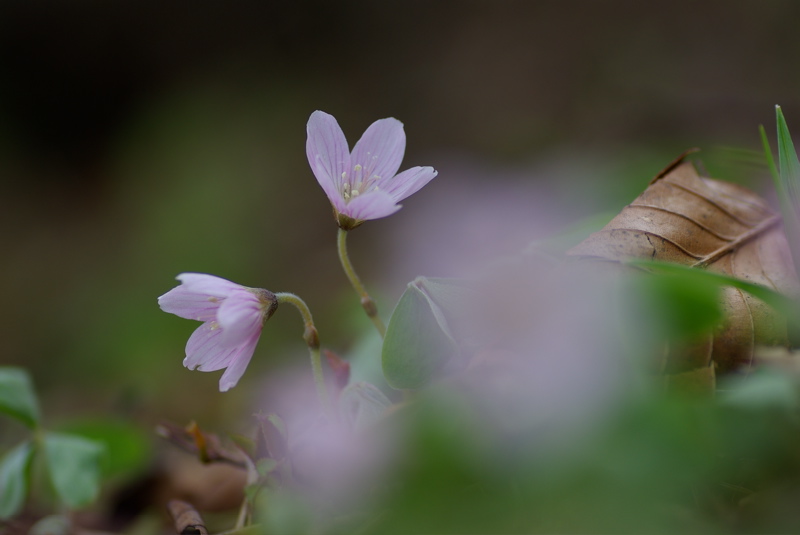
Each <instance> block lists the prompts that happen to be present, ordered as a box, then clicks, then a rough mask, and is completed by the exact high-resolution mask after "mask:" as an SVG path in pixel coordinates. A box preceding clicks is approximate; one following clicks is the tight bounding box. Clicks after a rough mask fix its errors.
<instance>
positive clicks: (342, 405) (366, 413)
mask: <svg viewBox="0 0 800 535" xmlns="http://www.w3.org/2000/svg"><path fill="white" fill-rule="evenodd" d="M391 405H392V402H391V401H389V398H387V397H386V396H385V395H384V393H383V392H381V391H380V390H378V388H376V387H375V386H373V385H371V384H369V383H364V382H360V383H353V384H351V385H349V386H348V387H347V388H345V389H344V391H342V395H341V397H340V398H339V410H340V412H341V414H342V416H343V417H344V419H345V420H346V421H347V422H348V423H349V424H350V425H352V426H353V428H354V429H356V430H358V429H364V428H365V427H369V426H370V425H372V424H373V423H375V422H376V421H378V420H379V419H381V418H382V417H383V414H384V412H386V409H388V408H389V407H390V406H391Z"/></svg>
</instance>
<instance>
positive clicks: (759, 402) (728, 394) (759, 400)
mask: <svg viewBox="0 0 800 535" xmlns="http://www.w3.org/2000/svg"><path fill="white" fill-rule="evenodd" d="M720 401H721V402H722V403H723V404H725V405H728V406H732V407H740V408H742V409H747V410H757V409H768V408H782V409H786V410H790V411H793V410H796V409H797V408H798V406H800V393H799V392H798V390H797V384H795V379H793V378H792V377H791V375H789V374H787V373H783V372H779V371H776V370H769V369H761V370H759V371H758V372H757V373H754V374H752V375H749V376H747V377H745V378H741V379H739V380H738V381H731V382H729V383H728V385H727V388H726V389H725V390H723V391H721V392H720Z"/></svg>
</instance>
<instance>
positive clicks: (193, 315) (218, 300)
mask: <svg viewBox="0 0 800 535" xmlns="http://www.w3.org/2000/svg"><path fill="white" fill-rule="evenodd" d="M177 279H178V280H179V281H181V285H180V286H178V287H176V288H173V289H172V290H170V291H168V292H167V293H165V294H164V295H162V296H161V297H159V298H158V305H159V306H160V307H161V310H163V311H164V312H169V313H170V314H175V315H176V316H180V317H182V318H186V319H190V320H197V321H202V322H204V323H203V324H202V325H201V326H200V327H198V328H197V330H195V331H194V333H192V335H191V336H190V337H189V341H188V342H187V343H186V358H185V359H184V360H183V365H184V366H186V367H187V368H189V369H190V370H200V371H203V372H212V371H216V370H221V369H222V368H227V370H225V373H223V374H222V377H221V378H220V380H219V390H220V392H225V391H226V390H229V389H230V388H233V387H234V386H236V383H237V382H239V379H240V378H241V377H242V374H244V370H245V369H246V368H247V364H248V363H249V362H250V358H251V357H252V356H253V352H254V351H255V349H256V344H257V343H258V338H259V337H260V336H261V327H262V326H263V325H264V322H265V321H266V320H268V319H269V318H270V316H272V314H273V313H274V312H275V309H276V308H278V300H277V299H276V297H275V294H273V293H272V292H268V291H267V290H262V289H260V288H258V289H257V288H247V287H245V286H241V285H239V284H236V283H234V282H231V281H228V280H225V279H221V278H219V277H215V276H213V275H206V274H203V273H181V274H180V275H178V277H177Z"/></svg>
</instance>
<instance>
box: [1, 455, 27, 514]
mask: <svg viewBox="0 0 800 535" xmlns="http://www.w3.org/2000/svg"><path fill="white" fill-rule="evenodd" d="M32 453H33V447H32V446H31V443H30V442H23V443H22V444H20V445H19V446H17V447H16V448H14V449H13V450H11V451H10V452H8V453H7V454H6V456H5V457H3V460H2V461H0V519H6V518H10V517H12V516H14V515H15V514H17V513H18V512H19V511H20V510H21V509H22V505H23V504H24V503H25V494H26V493H27V492H28V465H29V464H30V460H31V454H32Z"/></svg>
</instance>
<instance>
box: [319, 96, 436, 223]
mask: <svg viewBox="0 0 800 535" xmlns="http://www.w3.org/2000/svg"><path fill="white" fill-rule="evenodd" d="M306 130H307V132H308V140H307V141H306V154H307V155H308V163H309V164H310V165H311V170H312V171H313V172H314V176H316V177H317V181H318V182H319V184H320V186H322V189H323V190H325V194H326V195H327V196H328V199H329V200H330V201H331V204H332V205H333V210H334V214H335V215H336V221H337V223H338V224H339V226H340V227H341V228H342V229H344V230H351V229H354V228H356V227H357V226H359V225H360V224H361V223H363V222H364V221H366V220H369V219H380V218H382V217H386V216H388V215H391V214H393V213H395V212H396V211H397V210H399V209H400V205H399V204H397V203H399V202H400V201H402V200H403V199H405V198H406V197H408V196H409V195H412V194H413V193H416V192H417V191H419V189H420V188H422V187H423V186H424V185H425V184H427V183H428V182H430V181H431V180H432V179H433V178H434V177H435V176H436V175H437V172H436V171H435V170H434V169H433V167H412V168H411V169H408V170H406V171H403V172H402V173H400V174H399V175H396V173H397V170H398V169H399V168H400V162H401V161H402V160H403V154H404V153H405V150H406V135H405V132H404V131H403V123H401V122H400V121H398V120H397V119H392V118H387V119H380V120H378V121H375V122H374V123H372V124H371V125H370V127H369V128H367V130H366V131H365V132H364V135H363V136H361V139H360V140H359V141H358V143H356V146H355V147H354V148H353V152H352V153H350V152H349V148H348V145H347V140H346V139H345V137H344V133H343V132H342V129H341V128H340V127H339V123H337V122H336V119H334V118H333V116H332V115H329V114H327V113H325V112H322V111H315V112H314V113H312V114H311V117H310V118H309V120H308V126H307V129H306Z"/></svg>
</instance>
